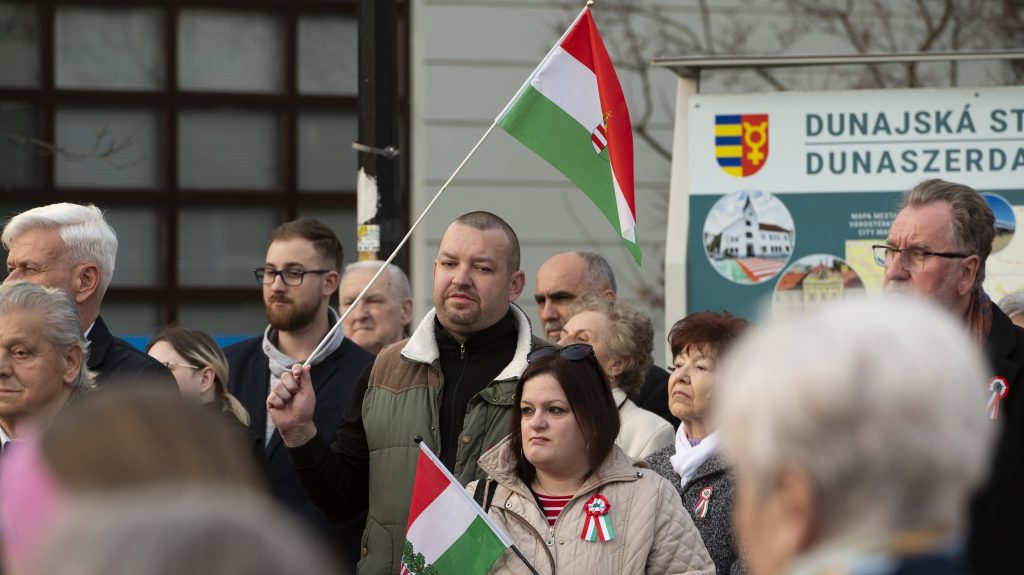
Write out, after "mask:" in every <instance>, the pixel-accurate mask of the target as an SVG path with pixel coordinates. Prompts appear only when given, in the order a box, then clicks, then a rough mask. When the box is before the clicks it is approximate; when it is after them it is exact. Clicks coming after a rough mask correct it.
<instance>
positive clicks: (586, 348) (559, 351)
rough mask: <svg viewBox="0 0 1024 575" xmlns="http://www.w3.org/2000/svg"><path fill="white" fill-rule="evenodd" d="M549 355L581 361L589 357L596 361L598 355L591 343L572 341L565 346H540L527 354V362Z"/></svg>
mask: <svg viewBox="0 0 1024 575" xmlns="http://www.w3.org/2000/svg"><path fill="white" fill-rule="evenodd" d="M549 355H558V356H559V357H562V358H565V359H568V360H569V361H579V360H581V359H585V358H588V357H590V358H593V359H594V360H595V361H596V360H597V356H596V355H594V348H593V347H591V345H590V344H587V343H571V344H569V345H567V346H565V347H554V346H544V347H538V348H537V349H535V350H533V351H531V352H530V354H529V355H527V356H526V362H527V363H533V362H534V361H536V360H538V359H540V358H542V357H547V356H549Z"/></svg>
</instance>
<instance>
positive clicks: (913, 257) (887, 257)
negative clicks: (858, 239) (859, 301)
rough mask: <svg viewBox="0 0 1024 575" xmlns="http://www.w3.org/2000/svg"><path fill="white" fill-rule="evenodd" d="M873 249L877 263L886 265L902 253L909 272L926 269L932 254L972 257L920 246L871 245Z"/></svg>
mask: <svg viewBox="0 0 1024 575" xmlns="http://www.w3.org/2000/svg"><path fill="white" fill-rule="evenodd" d="M871 251H872V252H873V253H874V256H875V263H876V264H878V265H880V266H882V267H885V266H888V265H892V262H893V261H895V260H896V254H899V255H900V263H901V264H902V266H903V269H904V270H906V271H908V272H919V271H921V270H922V269H924V262H925V260H927V259H928V258H929V257H931V256H935V257H937V258H949V259H956V258H966V257H970V256H968V255H967V254H958V253H954V252H929V251H927V250H922V249H918V248H904V249H902V250H901V249H897V248H894V247H892V246H877V245H876V246H871Z"/></svg>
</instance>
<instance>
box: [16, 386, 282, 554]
mask: <svg viewBox="0 0 1024 575" xmlns="http://www.w3.org/2000/svg"><path fill="white" fill-rule="evenodd" d="M14 447H15V448H14V449H12V450H11V452H10V453H5V455H4V459H3V464H2V465H0V509H3V510H4V513H2V514H0V537H2V539H3V550H4V562H5V564H6V566H7V567H8V568H11V570H12V571H14V572H16V573H23V572H26V571H27V569H26V567H27V566H28V565H29V560H30V558H31V557H32V555H33V554H34V551H35V549H36V547H37V545H38V543H39V540H40V537H41V536H42V535H43V534H45V533H47V532H48V531H49V529H50V527H51V526H52V523H53V520H54V519H55V518H57V517H58V516H59V515H60V513H61V512H62V509H63V508H64V507H65V506H66V504H67V503H68V502H73V501H74V500H76V499H78V498H79V497H83V496H93V495H99V494H110V493H116V492H120V491H123V490H130V489H138V488H141V487H151V486H157V485H160V486H169V487H183V486H193V487H194V486H221V487H228V488H231V489H233V490H236V491H245V492H252V493H258V492H260V491H262V489H263V479H262V476H261V475H260V474H259V471H258V469H257V467H256V464H255V462H254V461H253V459H252V457H251V455H250V452H249V447H248V445H247V443H246V440H245V438H244V437H243V435H242V434H241V433H239V431H238V430H237V429H233V428H232V427H231V426H229V425H228V424H227V423H226V422H225V421H223V418H221V417H218V415H217V414H216V413H213V412H211V411H210V410H208V409H203V408H202V407H201V406H199V405H193V404H190V403H189V402H187V401H186V400H185V399H182V397H181V396H180V395H179V394H178V393H177V390H166V391H165V390H163V389H156V388H155V386H145V387H144V388H138V389H123V390H122V389H119V390H108V392H106V393H101V394H96V395H93V396H90V397H88V398H85V399H83V400H82V401H80V402H78V403H76V404H74V405H72V406H71V407H70V408H69V409H67V410H66V411H65V413H64V414H62V416H61V417H60V418H59V419H57V420H56V421H55V422H54V423H53V425H51V426H50V427H49V428H47V429H46V430H45V431H44V432H43V433H42V434H41V435H40V436H39V437H38V439H37V440H35V441H30V442H24V443H20V444H18V445H16V446H14Z"/></svg>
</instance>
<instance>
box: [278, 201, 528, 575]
mask: <svg viewBox="0 0 1024 575" xmlns="http://www.w3.org/2000/svg"><path fill="white" fill-rule="evenodd" d="M519 263H520V253H519V239H518V238H517V237H516V234H515V232H514V231H513V230H512V228H511V227H510V226H509V225H508V224H507V223H506V222H505V221H504V220H502V219H501V218H499V217H498V216H495V215H494V214H491V213H488V212H471V213H468V214H465V215H462V216H460V217H459V218H457V219H456V220H455V222H453V223H452V224H451V225H450V226H449V227H448V230H447V231H446V232H445V234H444V236H443V237H442V238H441V245H440V248H439V249H438V254H437V259H435V260H434V286H433V302H434V308H433V309H432V310H431V311H430V312H428V313H427V315H426V317H424V318H423V320H422V321H421V322H420V324H419V326H418V327H417V328H416V329H415V330H414V331H413V334H412V336H410V337H409V338H408V339H405V340H403V341H401V342H399V343H396V344H394V345H391V346H388V347H385V348H384V349H383V350H381V352H380V354H379V355H378V356H377V359H376V360H375V361H374V364H373V366H372V367H371V368H370V369H368V370H367V371H366V372H364V373H363V375H362V377H361V380H360V385H359V388H358V389H357V390H356V394H355V395H353V396H352V401H351V402H350V403H349V407H348V411H347V413H346V414H345V418H344V421H343V422H342V424H341V426H340V427H338V428H337V431H336V433H335V434H334V441H333V443H330V445H329V441H330V440H329V439H328V437H329V435H328V434H330V433H331V432H332V431H335V430H334V428H328V427H323V426H321V425H319V424H318V423H316V422H313V421H310V419H309V413H310V412H311V411H312V410H313V406H316V409H319V404H320V394H319V393H320V392H319V391H318V390H316V389H315V382H316V378H315V377H313V382H314V386H313V388H312V389H311V388H310V386H309V384H308V379H307V377H306V375H305V372H304V371H303V370H302V369H301V366H297V368H296V369H293V370H292V373H291V374H285V375H284V376H282V378H281V383H280V384H279V385H276V386H274V389H273V391H272V393H271V395H270V396H269V397H268V398H267V404H268V406H269V407H270V414H271V416H272V417H273V418H274V420H275V421H276V422H277V425H278V428H279V429H280V430H281V433H282V436H283V437H284V442H285V444H286V445H288V447H289V451H290V453H291V457H292V462H293V463H294V464H295V466H296V469H297V470H298V471H299V474H300V476H301V477H302V479H303V485H304V486H305V487H306V490H307V492H308V493H309V494H310V496H311V497H313V498H314V500H315V501H316V502H317V503H318V504H319V505H320V506H321V508H323V509H324V510H325V511H327V512H329V514H330V515H331V516H332V517H338V518H347V517H351V516H352V515H353V514H355V513H359V512H361V511H363V510H367V509H368V510H369V514H368V518H367V521H366V530H365V535H364V539H363V541H364V544H363V548H362V550H361V552H362V555H363V558H362V561H361V562H360V564H359V573H360V574H361V575H367V574H370V575H390V574H394V573H398V572H399V571H400V569H401V565H402V554H403V550H404V543H405V527H406V522H407V520H408V517H409V503H410V501H411V499H412V485H413V481H414V478H415V475H416V461H417V458H418V457H419V453H420V449H419V446H418V445H417V444H416V442H415V441H414V439H413V438H414V437H415V436H417V435H419V436H421V437H422V438H423V439H424V441H426V442H427V445H428V446H429V447H430V448H431V449H433V450H434V452H435V453H437V454H438V456H439V457H440V459H441V461H442V462H443V463H444V465H445V466H446V467H447V468H448V469H449V470H451V471H452V473H453V474H454V475H455V477H457V478H458V479H459V481H460V482H461V483H463V484H466V483H468V482H470V481H472V480H474V479H480V478H481V476H482V474H483V472H482V471H480V470H479V468H478V467H477V459H478V458H479V457H480V455H481V454H483V453H484V452H485V451H486V450H487V449H489V448H491V447H493V446H494V445H496V444H497V443H498V442H499V441H500V440H501V439H502V438H503V437H505V436H506V435H507V434H508V432H509V426H510V418H511V417H512V403H513V401H516V399H515V398H514V397H513V395H514V393H515V387H516V381H517V380H518V378H519V375H520V374H521V373H522V372H523V369H525V368H526V357H527V354H528V353H529V352H530V351H531V349H533V347H534V346H537V345H545V342H544V341H543V340H539V339H535V338H533V337H532V334H531V329H530V322H529V320H528V319H527V317H526V314H525V313H523V311H522V310H521V309H519V308H518V307H517V306H515V305H512V302H514V301H515V299H516V298H517V297H519V294H520V293H522V291H523V285H524V282H525V276H524V275H523V272H522V271H520V270H519ZM297 382H298V383H297Z"/></svg>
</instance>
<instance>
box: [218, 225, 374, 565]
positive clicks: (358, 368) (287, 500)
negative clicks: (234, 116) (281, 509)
mask: <svg viewBox="0 0 1024 575" xmlns="http://www.w3.org/2000/svg"><path fill="white" fill-rule="evenodd" d="M268 240H269V242H270V246H269V247H268V248H267V259H266V262H265V263H264V264H263V265H262V266H259V267H257V268H255V270H254V272H255V276H256V282H257V284H259V285H260V286H261V287H262V289H263V303H264V306H265V310H266V314H267V320H268V322H269V324H270V325H268V326H267V328H266V329H265V330H264V332H263V335H262V336H258V337H254V338H251V339H248V340H245V341H242V342H239V343H237V344H234V345H231V346H229V347H227V348H226V349H225V350H224V355H225V356H227V359H228V364H229V366H230V372H229V379H230V383H229V386H228V387H229V390H230V392H231V393H232V394H233V395H234V396H235V397H237V398H238V399H239V401H241V402H242V405H244V406H245V408H246V409H247V410H248V411H249V415H250V423H249V427H250V428H251V429H252V431H253V433H255V434H256V435H257V436H258V437H261V438H263V442H264V445H265V446H266V451H267V459H268V460H269V461H270V487H271V491H272V492H273V494H274V496H275V497H276V498H277V499H278V500H279V501H281V502H283V503H284V504H285V505H286V506H287V507H289V508H291V509H292V510H294V511H296V512H298V513H299V514H300V515H303V516H305V517H306V518H307V519H309V520H310V522H311V523H312V524H313V526H314V527H315V528H316V529H317V531H319V532H320V533H321V534H322V535H323V536H324V537H325V539H326V540H327V543H328V544H329V545H331V546H332V547H334V548H335V549H336V550H338V551H340V555H341V559H342V561H344V562H346V563H348V566H349V567H352V566H354V565H355V561H356V559H357V558H358V549H359V533H360V531H361V530H362V522H361V521H359V520H353V521H349V522H347V523H344V524H340V525H335V524H332V522H331V521H330V520H328V519H327V518H326V517H325V516H324V515H323V513H321V512H320V510H319V509H317V508H316V506H315V505H314V504H313V502H312V501H310V500H309V498H308V497H307V496H306V493H305V491H304V490H303V489H302V486H301V484H300V483H299V479H298V477H297V476H296V474H295V471H294V470H293V469H292V465H291V463H290V462H289V460H288V450H287V449H286V448H285V446H284V445H282V442H281V434H280V433H279V432H278V431H277V429H275V427H274V422H273V420H272V419H271V418H270V417H268V416H267V405H266V399H267V394H268V393H269V392H270V389H271V387H272V386H273V385H275V384H276V383H277V382H278V381H280V378H281V374H283V373H285V372H287V371H288V370H290V369H291V367H292V365H294V364H296V363H303V362H305V361H306V359H307V358H309V356H310V354H312V353H313V350H314V349H316V347H317V345H318V344H319V343H320V341H321V340H322V339H323V338H324V337H325V336H326V335H327V333H328V332H329V331H330V329H331V327H332V326H333V325H334V324H335V323H336V322H337V321H338V313H337V312H336V311H334V308H333V307H332V306H331V305H330V304H331V296H332V295H334V294H335V293H337V291H338V283H339V278H340V275H339V271H340V269H341V263H342V246H341V242H339V241H338V238H337V237H336V236H335V235H334V232H333V231H332V230H331V228H329V227H327V226H326V225H324V224H323V223H321V222H319V221H317V220H315V219H312V218H301V219H298V220H295V221H292V222H287V223H285V224H282V225H281V226H279V227H278V228H277V229H275V230H274V231H272V232H270V235H269V237H268ZM372 361H373V356H372V355H371V354H370V353H369V352H367V351H366V350H364V349H363V348H361V347H359V346H358V345H356V344H354V343H353V342H352V341H351V340H349V339H347V338H345V337H344V334H343V332H342V330H340V329H339V330H337V331H336V332H335V334H334V336H333V337H332V338H331V340H330V341H329V342H328V343H327V345H326V347H325V348H324V349H323V350H322V351H321V352H320V353H319V354H318V355H317V356H316V357H314V358H313V361H312V362H311V363H312V373H311V376H312V382H313V383H312V385H313V388H314V389H315V391H316V394H317V399H318V401H317V405H316V409H315V410H314V411H313V413H312V414H311V415H312V419H313V421H315V422H316V425H317V426H321V427H323V428H324V429H333V428H335V427H337V426H338V424H339V423H340V422H341V415H342V413H343V412H344V410H345V405H346V403H347V402H348V400H349V397H350V396H351V395H352V391H353V389H354V388H355V386H356V381H357V380H358V377H359V374H360V373H361V372H362V371H363V369H364V368H365V367H366V366H367V365H369V364H370V362H372Z"/></svg>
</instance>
